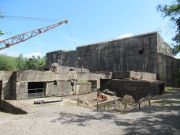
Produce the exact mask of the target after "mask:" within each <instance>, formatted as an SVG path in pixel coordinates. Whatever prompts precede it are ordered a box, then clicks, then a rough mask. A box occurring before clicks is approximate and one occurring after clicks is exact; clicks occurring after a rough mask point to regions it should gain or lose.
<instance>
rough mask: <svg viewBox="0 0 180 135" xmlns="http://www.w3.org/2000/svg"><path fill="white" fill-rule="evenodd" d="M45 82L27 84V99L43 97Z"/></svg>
mask: <svg viewBox="0 0 180 135" xmlns="http://www.w3.org/2000/svg"><path fill="white" fill-rule="evenodd" d="M45 90H46V83H45V82H28V98H41V97H44V96H45Z"/></svg>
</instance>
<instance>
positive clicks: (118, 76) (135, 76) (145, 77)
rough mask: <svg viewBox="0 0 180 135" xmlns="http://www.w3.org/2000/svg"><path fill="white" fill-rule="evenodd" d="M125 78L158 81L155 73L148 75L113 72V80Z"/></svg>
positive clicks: (131, 72) (145, 73)
mask: <svg viewBox="0 0 180 135" xmlns="http://www.w3.org/2000/svg"><path fill="white" fill-rule="evenodd" d="M124 78H131V79H136V80H147V81H156V74H155V73H147V72H135V71H126V72H113V74H112V79H124Z"/></svg>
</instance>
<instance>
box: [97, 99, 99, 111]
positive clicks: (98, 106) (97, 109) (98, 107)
mask: <svg viewBox="0 0 180 135" xmlns="http://www.w3.org/2000/svg"><path fill="white" fill-rule="evenodd" d="M97 110H99V103H98V100H97Z"/></svg>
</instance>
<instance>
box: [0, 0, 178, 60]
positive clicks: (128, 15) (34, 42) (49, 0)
mask: <svg viewBox="0 0 180 135" xmlns="http://www.w3.org/2000/svg"><path fill="white" fill-rule="evenodd" d="M172 1H173V0H0V12H1V15H4V16H19V17H32V18H46V19H47V20H46V21H38V20H25V19H13V18H2V17H1V18H0V30H1V31H3V32H4V35H3V36H1V37H0V40H3V39H6V38H9V37H12V36H14V35H17V34H21V33H24V32H27V31H31V30H34V29H36V28H40V27H44V26H47V25H51V24H54V23H57V22H59V21H62V20H65V19H67V20H68V21H69V23H68V24H64V25H61V26H59V27H57V28H55V29H52V30H50V31H48V32H46V33H44V34H41V35H39V36H36V37H34V38H32V39H29V40H27V41H25V42H22V43H19V44H17V45H15V46H13V47H11V48H8V49H4V50H2V51H1V52H0V53H4V54H8V55H11V56H18V55H19V54H23V55H24V56H25V57H31V56H32V55H35V56H37V55H40V56H44V55H45V54H46V53H47V52H51V51H56V50H75V49H76V47H77V46H82V45H86V44H91V43H96V42H101V41H107V40H113V39H117V38H122V37H127V36H132V35H138V34H143V33H148V32H154V31H157V32H159V33H160V34H161V36H162V38H163V39H164V41H165V42H167V43H169V44H170V43H172V40H171V39H172V38H173V36H174V32H175V28H174V26H173V25H172V24H171V23H170V22H169V20H168V18H163V16H162V14H161V13H160V12H158V11H157V6H158V5H159V4H170V3H171V2H172Z"/></svg>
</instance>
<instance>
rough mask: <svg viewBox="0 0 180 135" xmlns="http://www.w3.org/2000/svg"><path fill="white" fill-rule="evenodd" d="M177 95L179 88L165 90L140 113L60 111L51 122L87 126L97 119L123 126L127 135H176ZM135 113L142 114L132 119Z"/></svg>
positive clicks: (178, 125)
mask: <svg viewBox="0 0 180 135" xmlns="http://www.w3.org/2000/svg"><path fill="white" fill-rule="evenodd" d="M179 96H180V90H179V89H178V90H176V91H175V92H174V91H173V92H166V93H165V94H164V95H162V96H159V97H156V98H157V99H158V101H157V102H156V101H155V102H156V105H153V106H151V107H143V108H142V109H141V112H142V113H138V112H139V111H138V110H137V109H135V110H133V111H132V112H131V113H129V114H125V115H118V114H114V113H110V112H100V111H95V110H94V111H92V113H90V114H88V113H80V114H73V113H66V112H61V113H60V114H59V118H57V119H54V120H52V121H51V122H53V123H61V124H76V125H78V126H88V122H89V121H98V122H99V123H101V122H102V121H107V122H109V124H112V123H114V124H115V126H125V129H124V131H125V133H126V134H127V135H139V134H142V135H151V134H153V135H156V134H158V135H174V134H177V135H178V134H180V101H179ZM156 98H155V100H156ZM159 100H160V101H159ZM157 104H158V105H157ZM135 115H142V116H140V117H139V118H138V119H133V117H135ZM121 116H122V117H121ZM126 116H127V117H126Z"/></svg>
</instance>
